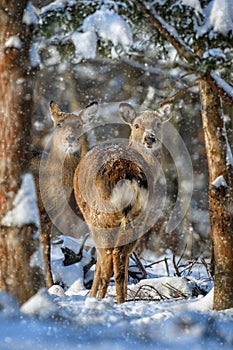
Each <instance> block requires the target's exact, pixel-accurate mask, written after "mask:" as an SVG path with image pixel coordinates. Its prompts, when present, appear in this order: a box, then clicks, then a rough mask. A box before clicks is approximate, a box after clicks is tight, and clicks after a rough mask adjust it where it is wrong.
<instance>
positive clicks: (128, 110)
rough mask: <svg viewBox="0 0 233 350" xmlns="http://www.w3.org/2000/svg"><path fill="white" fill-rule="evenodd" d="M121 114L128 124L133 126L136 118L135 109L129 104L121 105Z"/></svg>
mask: <svg viewBox="0 0 233 350" xmlns="http://www.w3.org/2000/svg"><path fill="white" fill-rule="evenodd" d="M119 114H120V116H121V118H122V119H123V120H124V122H125V123H126V124H130V125H132V124H133V121H134V119H135V118H136V112H135V110H134V108H133V107H132V106H131V105H130V104H128V103H121V104H120V106H119Z"/></svg>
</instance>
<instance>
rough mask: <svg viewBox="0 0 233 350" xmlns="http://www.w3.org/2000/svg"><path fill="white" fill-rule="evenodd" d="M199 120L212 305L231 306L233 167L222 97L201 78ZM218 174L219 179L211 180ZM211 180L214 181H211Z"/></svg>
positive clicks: (232, 278) (219, 306) (232, 287)
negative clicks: (206, 177)
mask: <svg viewBox="0 0 233 350" xmlns="http://www.w3.org/2000/svg"><path fill="white" fill-rule="evenodd" d="M199 87H200V96H201V104H202V121H203V130H204V137H205V145H206V153H207V160H208V168H209V214H210V224H211V229H212V234H213V241H214V260H215V267H214V270H215V271H214V273H215V275H214V309H216V310H224V309H228V308H232V307H233V212H232V208H233V171H232V170H233V169H232V165H231V164H228V162H227V147H229V146H228V145H227V138H226V137H227V136H226V134H225V128H224V121H223V116H222V109H221V101H220V98H219V96H218V95H217V94H216V92H215V91H214V90H213V89H212V88H211V85H210V84H209V82H208V76H207V78H206V79H205V80H204V79H203V80H201V82H200V85H199ZM219 176H223V178H219V181H217V182H214V181H215V180H216V179H217V178H218V177H219ZM213 182H214V184H213Z"/></svg>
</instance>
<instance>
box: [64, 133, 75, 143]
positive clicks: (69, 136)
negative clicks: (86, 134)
mask: <svg viewBox="0 0 233 350" xmlns="http://www.w3.org/2000/svg"><path fill="white" fill-rule="evenodd" d="M75 139H76V137H75V136H74V135H72V134H71V135H68V136H67V137H66V140H67V141H68V142H69V143H72V142H74V141H75Z"/></svg>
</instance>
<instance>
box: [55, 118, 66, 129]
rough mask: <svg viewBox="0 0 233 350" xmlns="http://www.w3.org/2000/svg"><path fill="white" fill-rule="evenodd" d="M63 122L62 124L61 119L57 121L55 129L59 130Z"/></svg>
mask: <svg viewBox="0 0 233 350" xmlns="http://www.w3.org/2000/svg"><path fill="white" fill-rule="evenodd" d="M63 122H64V120H63V119H61V120H59V122H58V123H57V125H56V127H57V128H61V127H62V123H63Z"/></svg>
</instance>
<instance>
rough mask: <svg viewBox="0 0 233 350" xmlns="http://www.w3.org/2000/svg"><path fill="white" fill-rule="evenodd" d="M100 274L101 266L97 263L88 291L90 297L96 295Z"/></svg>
mask: <svg viewBox="0 0 233 350" xmlns="http://www.w3.org/2000/svg"><path fill="white" fill-rule="evenodd" d="M100 273H101V265H100V264H99V263H98V261H97V262H96V266H95V273H94V280H93V283H92V287H91V291H90V296H91V297H95V296H96V295H97V292H98V288H99V284H100Z"/></svg>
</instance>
